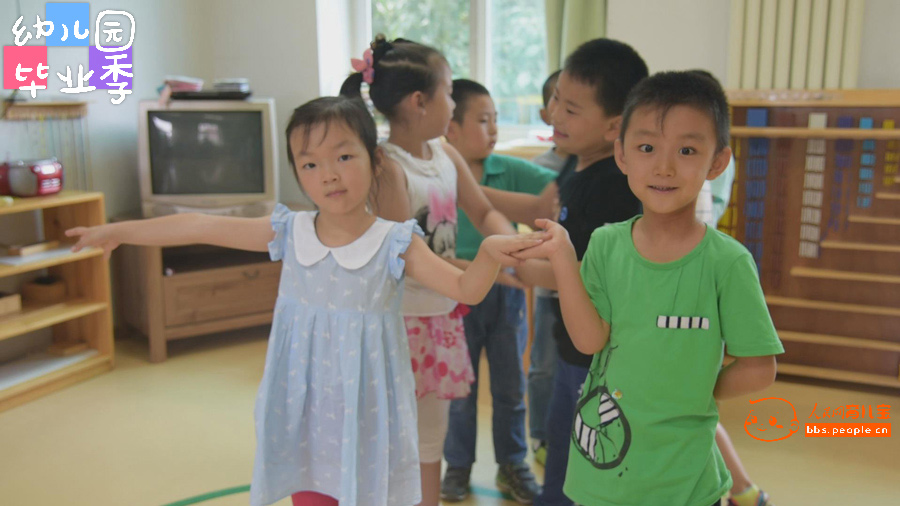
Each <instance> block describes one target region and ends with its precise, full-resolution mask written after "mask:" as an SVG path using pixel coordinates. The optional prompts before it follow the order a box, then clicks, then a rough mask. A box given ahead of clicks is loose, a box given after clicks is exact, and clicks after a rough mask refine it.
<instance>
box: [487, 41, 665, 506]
mask: <svg viewBox="0 0 900 506" xmlns="http://www.w3.org/2000/svg"><path fill="white" fill-rule="evenodd" d="M647 75H648V71H647V65H646V64H645V63H644V60H643V59H641V57H640V55H638V54H637V52H635V51H634V49H632V48H631V47H630V46H628V45H627V44H623V43H621V42H618V41H614V40H610V39H595V40H592V41H589V42H586V43H584V44H582V45H581V46H580V47H579V48H578V49H576V50H575V52H573V53H572V54H571V55H569V57H568V58H567V59H566V62H565V66H564V67H563V70H562V73H561V74H560V76H559V80H558V81H557V83H556V89H555V90H554V93H553V97H552V98H551V100H552V101H554V102H555V103H554V107H553V113H552V117H551V123H552V124H553V140H554V142H555V143H556V144H557V145H558V146H559V147H560V149H562V150H564V151H566V152H568V153H572V154H573V155H574V156H572V157H570V158H569V160H568V161H567V163H566V165H565V166H564V167H563V170H562V171H561V172H560V175H559V177H558V178H557V180H556V182H555V183H551V184H549V185H548V186H547V188H546V189H545V190H544V192H543V193H541V195H539V196H533V195H523V194H514V193H509V192H502V191H499V190H492V189H485V194H486V195H487V196H488V198H489V199H490V200H491V202H492V203H493V204H494V206H495V207H496V208H497V209H498V210H500V211H501V212H502V213H503V214H504V215H506V216H507V217H508V218H510V219H511V220H513V221H516V222H519V223H528V224H531V223H534V220H535V219H537V218H549V217H551V216H554V214H555V213H554V212H553V209H554V208H555V207H556V206H555V205H554V201H555V200H556V199H557V198H558V209H559V216H558V222H559V223H560V224H561V225H562V226H563V227H565V229H566V231H567V232H568V233H569V237H570V238H571V240H572V244H573V245H574V246H575V252H576V254H577V257H578V260H579V261H580V260H581V258H582V256H583V255H584V252H585V250H586V249H587V244H588V241H589V239H590V236H591V233H592V232H593V231H594V229H596V228H598V227H602V226H603V225H605V224H607V223H616V222H620V221H625V220H627V219H629V218H631V217H633V216H635V215H637V214H640V212H641V204H640V201H639V200H638V199H637V197H635V196H634V194H633V193H632V192H631V189H630V188H629V187H628V180H627V179H626V177H625V175H624V174H622V172H621V171H620V170H619V168H618V166H617V165H616V162H615V159H614V158H613V147H614V143H615V140H616V138H617V137H618V136H619V128H620V126H621V123H622V112H623V109H624V106H625V98H626V96H627V95H628V92H629V91H631V88H633V87H634V86H635V85H636V84H637V83H638V82H639V81H640V80H641V79H643V78H645V77H647ZM517 272H518V274H519V277H520V278H521V279H522V280H523V281H525V282H526V283H528V284H533V285H536V286H543V287H546V288H551V289H555V288H556V282H555V280H554V279H553V273H552V270H551V268H550V264H549V262H546V261H539V260H529V261H528V262H527V263H526V265H525V266H523V267H520V268H517ZM553 310H554V312H555V313H556V315H557V317H558V320H557V324H556V326H555V328H554V337H555V338H556V341H557V346H558V349H559V356H560V360H559V362H558V363H557V368H556V376H555V379H554V385H553V393H552V394H551V398H550V406H549V409H548V416H547V439H548V451H547V461H546V466H545V473H544V490H543V493H542V494H541V495H540V496H539V497H538V498H537V500H535V503H534V504H537V505H554V506H555V505H571V504H572V501H571V500H569V499H568V498H567V497H566V496H565V495H564V494H563V492H562V486H563V482H564V480H565V475H566V464H567V461H568V452H569V437H570V434H571V427H572V423H573V418H574V413H575V404H576V402H577V400H578V395H579V389H580V388H581V385H582V384H583V383H584V380H585V377H586V376H587V373H588V368H589V366H590V364H591V356H590V355H584V354H582V353H580V352H578V350H576V349H575V346H574V345H573V344H572V340H571V339H570V338H569V335H568V333H567V332H566V329H565V327H564V325H563V323H562V321H563V320H562V318H561V317H560V314H559V311H560V310H559V301H558V299H557V300H555V304H554V306H553Z"/></svg>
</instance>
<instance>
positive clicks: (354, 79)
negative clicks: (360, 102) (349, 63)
mask: <svg viewBox="0 0 900 506" xmlns="http://www.w3.org/2000/svg"><path fill="white" fill-rule="evenodd" d="M362 82H363V77H362V72H354V73H352V74H350V75H349V76H347V79H344V83H343V84H341V95H342V96H344V97H347V98H359V99H361V98H362V91H360V88H361V87H362Z"/></svg>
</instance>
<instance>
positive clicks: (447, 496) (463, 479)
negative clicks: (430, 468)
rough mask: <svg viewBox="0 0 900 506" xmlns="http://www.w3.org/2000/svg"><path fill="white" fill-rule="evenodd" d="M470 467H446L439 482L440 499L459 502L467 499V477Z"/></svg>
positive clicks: (470, 472)
mask: <svg viewBox="0 0 900 506" xmlns="http://www.w3.org/2000/svg"><path fill="white" fill-rule="evenodd" d="M470 474H472V468H471V467H448V468H447V472H446V473H444V479H443V480H441V499H443V500H445V501H447V502H459V501H462V500H463V499H465V498H466V497H469V475H470Z"/></svg>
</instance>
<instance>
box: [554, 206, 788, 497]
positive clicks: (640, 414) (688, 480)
mask: <svg viewBox="0 0 900 506" xmlns="http://www.w3.org/2000/svg"><path fill="white" fill-rule="evenodd" d="M639 218H640V216H637V217H635V218H632V219H631V220H628V221H626V222H622V223H616V224H612V225H607V226H605V227H602V228H599V229H597V230H596V231H594V233H593V234H592V235H591V240H590V243H589V245H588V248H587V252H586V253H585V255H584V258H583V262H582V265H581V277H582V279H583V281H584V285H585V288H586V289H587V293H588V295H589V296H590V298H591V301H592V302H593V304H594V306H595V307H596V309H597V312H598V313H599V314H600V316H601V317H602V318H603V319H604V320H605V321H607V322H609V324H610V329H611V330H610V336H609V342H608V343H607V345H606V347H604V349H603V350H602V351H601V352H600V353H598V354H596V355H594V359H593V362H592V363H591V369H590V374H589V375H588V377H587V379H586V380H585V383H584V388H583V391H582V395H581V398H580V399H579V402H578V405H577V411H576V415H575V423H574V425H573V428H572V437H571V438H570V441H571V449H570V450H569V465H568V471H567V474H566V482H565V487H564V490H565V493H566V495H568V496H569V497H570V498H571V499H572V500H573V501H575V502H576V503H578V504H582V505H585V506H598V505H616V506H623V505H635V506H638V505H648V504H666V505H679V506H709V505H710V504H712V503H713V502H714V501H716V500H717V499H718V498H720V497H721V496H723V495H724V494H725V493H726V491H727V490H728V489H729V488H730V487H731V476H730V474H729V473H728V469H727V468H726V467H725V462H724V461H723V460H722V456H721V454H720V453H719V450H718V448H717V447H716V445H715V432H716V423H717V422H718V419H719V415H718V410H717V408H716V402H715V399H714V398H713V388H714V387H715V384H716V380H717V378H718V374H719V370H720V367H721V365H722V359H723V354H724V352H725V350H726V349H727V352H728V353H729V354H730V355H732V356H736V357H752V356H764V355H775V354H778V353H783V352H784V348H783V347H782V346H781V342H780V341H779V340H778V335H777V334H776V332H775V327H774V325H773V324H772V319H771V317H770V316H769V312H768V309H767V307H766V302H765V298H764V297H763V292H762V288H761V287H760V284H759V278H758V276H757V273H756V265H755V264H754V262H753V258H752V257H751V256H750V253H749V252H748V251H747V250H746V248H744V246H743V245H741V244H740V243H739V242H737V241H736V240H734V239H733V238H731V237H729V236H727V235H725V234H723V233H721V232H718V231H716V230H714V229H712V228H707V230H706V234H705V235H704V237H703V239H702V240H701V242H700V244H698V245H697V247H696V248H694V249H693V250H692V251H691V252H690V253H688V254H687V255H685V256H684V257H683V258H681V259H679V260H677V261H674V262H670V263H663V264H660V263H654V262H650V261H648V260H646V259H645V258H643V257H642V256H640V254H639V253H638V252H637V250H636V249H635V247H634V241H633V240H632V235H631V230H632V226H633V224H634V222H635V221H636V220H637V219H639Z"/></svg>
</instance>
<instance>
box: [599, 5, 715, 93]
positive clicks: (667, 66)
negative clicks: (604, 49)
mask: <svg viewBox="0 0 900 506" xmlns="http://www.w3.org/2000/svg"><path fill="white" fill-rule="evenodd" d="M730 4H731V2H729V1H728V0H691V1H689V2H688V1H671V0H638V1H635V0H609V2H608V4H607V14H606V36H607V37H609V38H612V39H617V40H621V41H622V42H625V43H628V44H629V45H631V46H632V47H633V48H634V49H635V50H636V51H637V52H638V53H639V54H640V55H641V56H642V57H643V58H644V61H646V62H647V66H648V67H649V68H650V73H651V74H652V73H654V72H659V71H663V70H687V69H695V68H702V69H706V70H708V71H710V72H712V74H713V75H715V76H716V77H717V78H718V79H719V80H720V81H722V82H723V83H724V82H725V73H726V69H727V56H728V14H729V6H730Z"/></svg>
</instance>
